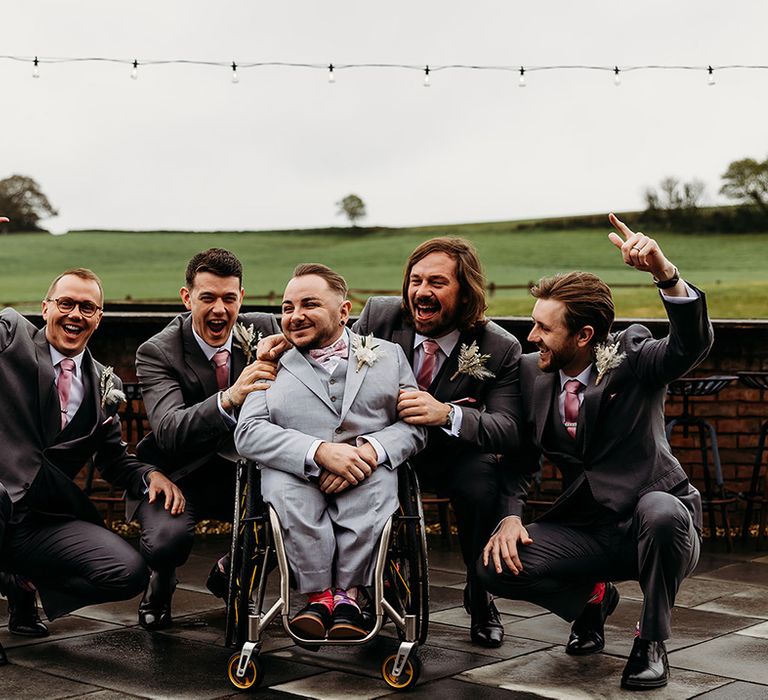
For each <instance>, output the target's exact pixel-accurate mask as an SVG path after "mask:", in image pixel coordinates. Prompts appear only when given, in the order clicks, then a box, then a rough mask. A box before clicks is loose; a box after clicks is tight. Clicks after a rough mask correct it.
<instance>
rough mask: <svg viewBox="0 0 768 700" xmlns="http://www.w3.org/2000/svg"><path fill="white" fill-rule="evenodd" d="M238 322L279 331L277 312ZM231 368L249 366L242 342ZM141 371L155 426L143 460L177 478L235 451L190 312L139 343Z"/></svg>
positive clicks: (138, 367) (265, 332)
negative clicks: (196, 338)
mask: <svg viewBox="0 0 768 700" xmlns="http://www.w3.org/2000/svg"><path fill="white" fill-rule="evenodd" d="M237 320H238V322H239V323H244V324H245V325H246V326H249V325H250V324H251V323H252V324H253V326H254V330H255V331H257V332H258V331H260V332H261V333H262V334H263V335H265V336H266V335H270V334H272V333H278V332H279V330H280V329H279V326H278V324H277V321H276V320H275V317H274V316H273V315H272V314H267V313H258V312H254V313H247V314H241V315H240V316H238V319H237ZM230 366H231V376H232V377H238V376H239V375H240V373H241V372H242V371H243V369H244V367H245V355H244V354H243V351H242V349H241V348H240V347H238V345H237V342H233V344H232V354H231V356H230ZM136 375H137V376H138V379H139V382H140V384H141V393H142V397H143V399H144V406H145V408H146V411H147V416H148V418H149V425H150V427H151V428H152V434H151V435H149V436H147V437H146V438H145V439H144V440H143V441H142V442H141V443H140V444H139V447H138V449H137V453H138V454H139V455H140V456H141V457H142V458H145V459H147V461H150V462H152V463H153V464H157V465H158V466H161V467H162V468H163V470H164V471H165V473H166V474H168V476H169V478H170V479H172V480H173V481H178V480H179V479H180V478H181V477H183V476H186V475H187V474H189V473H190V472H192V471H194V470H195V469H198V468H199V467H201V466H203V465H205V464H207V463H208V462H209V461H210V460H211V459H212V458H213V457H214V456H215V455H216V454H217V453H219V452H225V453H230V454H231V453H232V432H233V426H232V424H231V423H230V422H228V421H227V420H226V419H225V418H224V417H223V416H222V415H221V412H220V411H219V407H218V401H217V394H218V391H219V389H218V385H217V383H216V372H215V370H214V368H213V365H212V364H211V362H209V361H208V360H207V359H206V357H205V355H204V354H203V351H202V350H201V349H200V346H199V345H198V343H197V341H196V340H195V337H194V335H193V333H192V315H191V314H190V313H189V312H187V313H183V314H179V315H178V316H177V317H176V318H175V319H173V321H171V322H170V323H169V324H168V325H167V326H166V327H165V328H164V329H163V330H162V331H160V332H159V333H158V334H157V335H155V336H153V337H152V338H150V339H149V340H147V341H146V342H145V343H142V345H141V346H139V349H138V351H137V352H136Z"/></svg>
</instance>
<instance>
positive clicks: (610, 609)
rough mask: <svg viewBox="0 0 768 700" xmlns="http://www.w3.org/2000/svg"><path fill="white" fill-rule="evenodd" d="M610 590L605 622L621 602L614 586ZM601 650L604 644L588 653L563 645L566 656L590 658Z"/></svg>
mask: <svg viewBox="0 0 768 700" xmlns="http://www.w3.org/2000/svg"><path fill="white" fill-rule="evenodd" d="M611 590H612V591H614V593H615V594H614V596H613V602H612V603H609V607H608V609H607V610H606V613H605V619H606V620H607V619H608V618H609V617H610V616H611V615H612V614H613V611H614V610H616V608H617V607H618V606H619V600H621V596H620V595H619V591H618V589H617V588H616V587H615V586H613V587H612V589H611ZM603 649H605V642H603V644H602V645H601V646H600V647H599V648H595V649H590V650H589V651H582V650H580V649H573V650H572V649H569V648H568V645H567V644H566V645H565V653H566V654H568V656H590V655H591V654H599V653H600V652H601V651H602V650H603ZM649 687H653V686H649Z"/></svg>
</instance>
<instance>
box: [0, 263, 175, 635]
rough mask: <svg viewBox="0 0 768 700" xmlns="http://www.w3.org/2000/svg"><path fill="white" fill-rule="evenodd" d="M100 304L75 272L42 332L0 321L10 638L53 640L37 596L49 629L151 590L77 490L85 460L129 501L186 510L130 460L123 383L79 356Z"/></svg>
mask: <svg viewBox="0 0 768 700" xmlns="http://www.w3.org/2000/svg"><path fill="white" fill-rule="evenodd" d="M103 298H104V295H103V292H102V287H101V282H100V280H99V278H98V277H97V276H96V275H95V274H94V273H93V272H91V271H90V270H86V269H83V268H76V269H72V270H67V271H66V272H64V273H62V274H61V275H59V276H58V277H57V278H56V279H55V280H54V281H53V283H52V284H51V286H50V288H49V289H48V293H47V294H46V297H45V300H44V301H43V304H42V312H43V319H44V320H45V327H44V328H42V329H39V330H38V329H37V328H36V327H35V326H34V325H33V324H31V323H30V322H29V321H27V320H26V319H25V318H24V317H23V316H21V315H20V314H18V313H17V312H16V311H14V310H13V309H10V308H9V309H4V310H3V311H2V312H0V386H2V387H3V391H2V393H0V411H2V416H3V419H2V420H1V421H0V445H2V449H3V458H2V459H1V460H0V484H2V487H0V542H2V544H3V548H2V559H1V568H2V570H3V572H4V573H3V574H2V578H1V579H0V587H1V588H2V592H3V593H4V594H5V595H6V597H7V598H8V604H9V613H10V619H9V623H8V627H9V629H10V631H11V632H13V633H16V634H22V635H27V636H45V635H47V634H48V630H47V627H46V626H45V625H44V624H43V623H42V621H41V620H40V618H39V617H38V614H37V603H36V593H35V589H36V590H37V591H38V592H39V593H40V599H41V601H42V604H43V608H44V610H45V612H46V615H47V616H48V619H49V620H55V619H56V618H58V617H60V616H62V615H65V614H67V613H69V612H72V611H73V610H77V609H78V608H81V607H83V606H86V605H92V604H94V603H103V602H108V601H114V600H124V599H127V598H131V597H133V596H134V595H136V594H137V593H139V592H140V591H141V590H142V589H143V588H144V586H145V585H146V582H147V577H148V572H147V567H146V565H145V563H144V561H143V559H142V558H141V556H139V554H138V553H137V552H136V550H135V549H134V548H133V547H131V545H129V544H128V543H127V542H125V540H123V539H122V538H121V537H119V536H118V535H115V534H114V533H112V532H110V531H109V530H107V529H106V528H105V527H104V524H103V522H102V520H101V517H100V516H99V514H98V512H97V511H96V509H95V508H94V506H93V505H92V503H91V502H90V501H89V499H88V498H87V497H86V495H85V494H84V493H83V492H82V491H81V490H80V489H79V488H78V487H77V486H76V485H75V483H74V482H73V479H74V477H75V475H76V474H77V473H78V472H79V471H80V469H81V468H82V467H83V465H84V464H85V463H86V461H87V460H89V459H91V458H93V459H94V461H95V464H96V466H97V467H98V468H99V470H100V471H101V472H102V475H103V476H104V478H105V479H107V480H108V481H110V482H111V483H113V484H116V485H118V486H122V487H124V488H126V489H127V490H128V492H129V493H131V494H132V495H133V496H134V497H135V498H144V495H145V494H146V493H148V494H149V500H150V501H152V502H154V503H160V504H162V505H164V506H165V507H167V508H169V510H173V511H174V512H178V511H179V510H181V509H183V501H182V500H181V494H180V492H179V491H178V489H176V488H175V487H174V486H173V484H172V483H171V482H170V481H169V480H168V479H167V478H165V477H164V476H163V475H162V474H161V473H160V472H159V471H157V470H153V469H152V467H150V466H148V465H146V464H142V463H140V462H139V461H137V460H136V459H135V458H134V457H133V456H131V455H129V454H128V453H127V452H126V446H125V443H124V442H123V441H122V438H121V433H120V421H119V419H118V417H117V409H118V405H119V403H120V401H122V400H123V398H124V397H123V395H122V392H121V391H120V387H121V384H120V380H119V379H118V378H117V377H116V376H115V375H113V374H112V370H111V368H105V367H104V366H103V365H101V364H99V363H98V362H97V361H96V360H94V359H93V357H92V356H91V354H90V352H89V351H88V349H87V347H86V345H87V343H88V340H89V338H90V337H91V335H92V334H93V332H94V331H95V330H96V328H97V327H98V325H99V322H100V321H101V317H102V305H103ZM144 500H147V499H144ZM11 506H12V507H11Z"/></svg>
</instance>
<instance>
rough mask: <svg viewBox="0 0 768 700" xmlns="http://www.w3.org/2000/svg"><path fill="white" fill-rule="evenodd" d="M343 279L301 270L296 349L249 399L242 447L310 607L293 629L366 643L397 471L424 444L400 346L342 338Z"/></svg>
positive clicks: (291, 302) (293, 336)
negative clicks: (364, 591)
mask: <svg viewBox="0 0 768 700" xmlns="http://www.w3.org/2000/svg"><path fill="white" fill-rule="evenodd" d="M350 308H351V304H350V302H349V301H348V300H347V284H346V282H345V281H344V279H343V278H342V277H341V276H340V275H338V274H336V273H335V272H333V271H332V270H330V269H329V268H327V267H326V266H325V265H320V264H306V265H299V266H298V267H297V268H296V269H295V270H294V272H293V277H292V278H291V280H290V281H289V282H288V285H287V287H286V289H285V294H284V297H283V302H282V310H283V316H282V329H283V333H284V334H285V336H286V337H287V338H288V340H289V341H290V342H291V343H293V346H294V347H293V348H292V349H291V350H289V351H288V352H286V353H285V354H284V355H283V356H282V358H281V359H280V369H279V372H278V374H277V378H276V379H275V381H274V384H273V385H272V386H271V387H270V388H269V389H268V390H267V391H263V392H255V393H253V394H250V395H249V396H248V398H247V399H246V401H245V404H244V405H243V409H242V411H241V414H240V418H239V421H238V425H237V428H236V430H235V444H236V447H237V451H238V453H239V454H240V455H241V456H243V457H245V458H246V459H249V460H252V461H254V462H257V463H258V464H259V465H260V467H261V489H262V494H263V496H264V500H265V501H266V502H268V503H270V504H271V505H272V506H273V507H274V508H275V510H276V511H277V513H278V515H279V517H280V521H281V524H282V527H283V536H284V539H285V548H286V554H287V557H288V560H289V562H290V563H291V569H292V571H293V574H294V578H295V581H296V586H297V588H298V590H299V592H300V593H303V594H306V595H307V604H306V605H305V607H304V608H303V609H302V610H301V611H300V612H299V613H298V614H297V615H296V616H295V617H294V618H293V619H292V620H291V629H292V630H293V631H294V632H295V633H296V634H298V635H299V636H301V637H304V638H306V639H321V638H324V637H326V635H327V636H328V637H329V638H332V639H334V638H335V639H343V638H351V639H354V638H360V637H363V636H365V634H366V630H365V629H364V626H363V620H362V616H361V614H360V608H359V605H358V602H357V592H358V588H359V587H360V586H367V585H370V584H372V582H373V574H374V560H375V551H376V546H375V545H376V542H377V541H378V538H379V536H380V535H381V532H382V530H383V528H384V524H385V523H386V521H387V519H388V518H389V517H390V516H391V515H392V513H393V512H394V511H395V510H396V509H397V506H398V501H397V471H396V469H397V467H398V465H400V464H402V463H403V462H404V461H405V460H406V459H408V458H409V457H410V456H411V455H413V454H415V453H417V452H418V451H419V450H421V449H422V448H423V447H424V445H425V443H426V431H425V429H424V428H421V427H417V426H413V425H408V424H406V423H404V422H403V421H401V420H398V417H397V399H398V393H399V392H400V390H403V389H414V388H415V386H416V382H415V379H414V376H413V373H412V371H411V368H410V366H409V364H408V361H407V359H406V357H405V354H404V353H403V351H402V350H401V349H400V347H399V346H397V345H395V344H393V343H389V342H386V341H383V340H378V339H375V340H374V339H373V338H372V336H369V337H367V338H364V337H361V336H358V335H356V334H354V333H352V332H350V331H349V330H348V329H347V328H346V321H347V319H348V317H349V312H350Z"/></svg>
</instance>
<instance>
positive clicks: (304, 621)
mask: <svg viewBox="0 0 768 700" xmlns="http://www.w3.org/2000/svg"><path fill="white" fill-rule="evenodd" d="M289 627H290V629H291V632H293V633H294V634H295V635H296V636H298V637H303V638H304V639H325V627H324V626H323V623H322V622H320V620H318V619H317V618H314V617H309V616H306V617H295V618H294V619H293V620H291V622H290V624H289Z"/></svg>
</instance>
